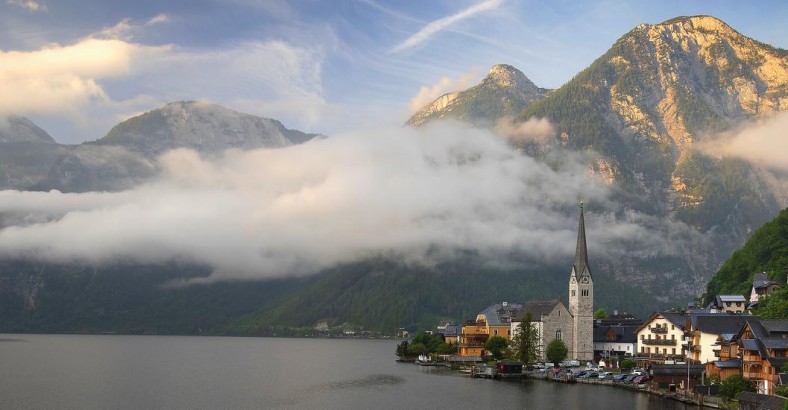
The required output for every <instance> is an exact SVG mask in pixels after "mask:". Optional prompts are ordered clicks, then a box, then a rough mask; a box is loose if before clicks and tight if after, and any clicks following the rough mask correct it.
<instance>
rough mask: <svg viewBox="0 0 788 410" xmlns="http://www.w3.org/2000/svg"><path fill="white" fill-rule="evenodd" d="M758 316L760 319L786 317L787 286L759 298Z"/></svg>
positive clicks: (787, 306)
mask: <svg viewBox="0 0 788 410" xmlns="http://www.w3.org/2000/svg"><path fill="white" fill-rule="evenodd" d="M758 316H760V317H761V319H788V287H785V288H783V289H780V290H778V291H776V292H774V293H772V294H770V295H769V296H766V297H764V298H761V299H760V300H759V301H758Z"/></svg>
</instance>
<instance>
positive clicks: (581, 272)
mask: <svg viewBox="0 0 788 410" xmlns="http://www.w3.org/2000/svg"><path fill="white" fill-rule="evenodd" d="M572 267H573V268H574V272H575V274H576V275H577V276H578V277H583V276H589V277H590V276H591V270H590V269H589V268H588V249H587V248H586V223H585V219H584V218H583V201H580V222H579V225H578V227H577V247H576V248H575V263H574V265H572Z"/></svg>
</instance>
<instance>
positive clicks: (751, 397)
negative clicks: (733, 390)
mask: <svg viewBox="0 0 788 410" xmlns="http://www.w3.org/2000/svg"><path fill="white" fill-rule="evenodd" d="M736 399H737V400H739V403H740V407H739V408H744V406H741V405H742V404H751V405H754V406H747V407H746V408H748V409H749V408H753V409H758V410H782V409H783V408H785V398H783V397H780V396H767V395H765V394H758V393H752V392H748V391H745V392H741V394H739V395H738V396H736ZM756 406H757V407H756Z"/></svg>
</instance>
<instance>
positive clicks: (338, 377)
mask: <svg viewBox="0 0 788 410" xmlns="http://www.w3.org/2000/svg"><path fill="white" fill-rule="evenodd" d="M0 341H1V342H0V369H2V375H0V408H2V409H85V410H89V409H135V410H137V409H402V408H416V409H422V408H423V409H426V408H430V409H433V408H451V409H483V408H496V409H579V408H606V409H652V408H653V409H657V408H659V409H684V408H685V407H684V405H683V404H681V403H678V402H674V401H670V400H662V399H659V398H656V397H654V396H651V395H648V394H645V393H636V392H631V391H627V390H622V389H617V388H613V387H609V386H594V385H581V384H576V385H563V384H559V383H552V382H545V381H539V380H507V381H496V380H485V379H471V378H469V377H468V376H462V375H460V374H459V373H457V372H451V371H449V370H447V369H440V368H429V367H420V366H417V365H414V364H409V363H397V362H395V361H394V359H395V356H394V350H395V347H396V344H397V343H398V342H397V341H394V340H356V339H287V338H233V337H192V336H115V335H10V334H5V335H0Z"/></svg>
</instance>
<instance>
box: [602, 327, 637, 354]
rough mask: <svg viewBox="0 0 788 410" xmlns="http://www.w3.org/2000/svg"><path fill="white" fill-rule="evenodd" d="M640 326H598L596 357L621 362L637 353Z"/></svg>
mask: <svg viewBox="0 0 788 410" xmlns="http://www.w3.org/2000/svg"><path fill="white" fill-rule="evenodd" d="M638 327H639V326H633V325H629V326H621V325H597V326H595V327H594V357H598V358H601V359H603V360H606V361H608V363H610V362H611V361H614V362H620V360H622V359H625V358H628V357H632V356H633V355H634V354H635V352H636V351H637V333H636V332H637V329H638Z"/></svg>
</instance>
